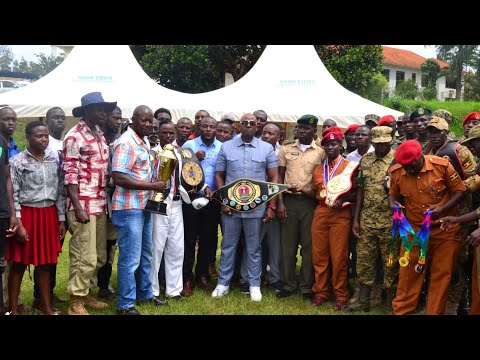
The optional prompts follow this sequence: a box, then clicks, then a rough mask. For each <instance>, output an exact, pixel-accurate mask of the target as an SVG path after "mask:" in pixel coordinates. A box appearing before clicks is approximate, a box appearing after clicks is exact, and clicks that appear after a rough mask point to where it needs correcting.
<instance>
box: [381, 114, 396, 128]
mask: <svg viewBox="0 0 480 360" xmlns="http://www.w3.org/2000/svg"><path fill="white" fill-rule="evenodd" d="M392 122H395V116H393V115H386V116H383V117H382V118H380V120H378V124H377V125H378V126H383V125H387V124H390V123H392Z"/></svg>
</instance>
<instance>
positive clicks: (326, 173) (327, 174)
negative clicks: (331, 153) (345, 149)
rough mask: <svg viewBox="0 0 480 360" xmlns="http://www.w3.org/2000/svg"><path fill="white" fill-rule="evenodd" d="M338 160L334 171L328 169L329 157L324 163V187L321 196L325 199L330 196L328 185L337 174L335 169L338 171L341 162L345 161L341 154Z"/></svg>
mask: <svg viewBox="0 0 480 360" xmlns="http://www.w3.org/2000/svg"><path fill="white" fill-rule="evenodd" d="M337 159H338V162H337V164H336V165H335V166H334V167H333V169H332V171H328V158H327V159H326V160H325V162H324V163H323V186H324V188H323V189H322V190H321V191H320V198H321V199H322V200H325V199H326V198H327V196H328V191H327V185H328V182H329V181H330V179H331V178H332V177H333V176H334V175H335V171H337V169H338V167H339V166H340V164H341V162H342V161H343V157H342V156H341V155H339V156H338V158H337Z"/></svg>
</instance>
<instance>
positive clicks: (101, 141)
mask: <svg viewBox="0 0 480 360" xmlns="http://www.w3.org/2000/svg"><path fill="white" fill-rule="evenodd" d="M81 104H82V105H81V106H78V107H76V108H74V109H73V110H72V114H73V116H75V117H79V118H81V119H80V121H79V122H78V124H77V125H76V126H74V127H73V128H72V129H71V130H70V131H69V132H68V133H67V134H66V135H65V140H64V144H63V154H64V161H63V169H64V171H65V185H66V187H67V194H68V199H67V218H68V224H69V231H70V233H71V234H72V238H71V239H70V269H69V278H68V284H67V292H68V294H69V295H70V306H69V308H68V314H69V315H88V312H87V311H86V310H85V306H87V307H91V308H93V309H104V308H106V307H107V306H108V305H107V304H106V303H103V302H100V301H98V300H96V299H95V298H93V297H92V296H91V295H90V294H89V292H90V288H92V287H95V286H96V285H97V284H94V283H93V282H94V279H96V277H95V275H96V272H97V271H98V269H99V268H101V267H102V266H103V265H105V263H106V259H107V254H106V214H105V207H106V198H105V195H106V187H107V167H108V145H107V142H106V140H105V137H104V136H103V133H102V131H101V130H100V128H99V126H101V125H103V123H104V122H105V121H107V117H108V114H109V113H111V112H112V111H113V110H114V109H115V106H116V105H117V103H116V102H105V101H104V100H103V97H102V94H101V93H99V92H92V93H88V94H86V95H84V96H83V97H82V99H81Z"/></svg>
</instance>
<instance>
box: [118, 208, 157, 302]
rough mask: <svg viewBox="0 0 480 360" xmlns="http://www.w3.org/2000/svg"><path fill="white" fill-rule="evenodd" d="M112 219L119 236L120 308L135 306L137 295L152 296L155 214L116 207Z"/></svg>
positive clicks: (143, 299) (148, 297)
mask: <svg viewBox="0 0 480 360" xmlns="http://www.w3.org/2000/svg"><path fill="white" fill-rule="evenodd" d="M112 222H113V225H115V227H116V229H117V236H118V265H117V281H118V297H117V309H119V310H123V309H129V308H131V307H134V305H135V299H136V300H138V301H145V300H149V299H151V298H152V297H153V292H152V280H151V278H150V272H151V268H152V227H153V224H152V214H151V213H149V212H147V211H143V210H136V209H131V210H114V211H112Z"/></svg>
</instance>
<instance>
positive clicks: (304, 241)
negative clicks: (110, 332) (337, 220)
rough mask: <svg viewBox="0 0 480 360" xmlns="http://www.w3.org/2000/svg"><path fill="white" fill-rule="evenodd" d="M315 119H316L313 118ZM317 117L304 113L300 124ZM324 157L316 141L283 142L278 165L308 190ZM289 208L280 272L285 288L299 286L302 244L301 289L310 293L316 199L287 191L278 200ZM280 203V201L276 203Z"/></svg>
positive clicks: (288, 179) (289, 181) (287, 180)
mask: <svg viewBox="0 0 480 360" xmlns="http://www.w3.org/2000/svg"><path fill="white" fill-rule="evenodd" d="M312 119H313V122H311V120H312ZM317 122H318V119H317V118H316V117H315V116H312V115H308V116H302V117H301V118H300V119H299V120H298V121H297V123H298V124H305V125H312V126H317ZM324 158H325V151H324V150H323V148H322V147H321V146H319V145H317V143H316V141H315V140H312V142H311V144H310V145H309V146H308V147H307V148H306V149H305V151H302V149H301V148H300V142H299V140H295V142H293V143H287V144H284V145H283V146H282V147H281V148H280V151H279V152H278V166H279V168H280V170H281V168H282V167H283V168H284V169H285V177H284V183H285V184H297V186H298V187H299V188H306V189H309V188H310V186H311V181H312V174H313V170H314V169H315V166H316V165H318V164H320V163H321V162H322V160H323V159H324ZM282 199H283V203H284V205H285V207H286V208H287V217H286V219H285V221H284V222H283V224H282V225H281V227H282V231H281V248H282V259H281V263H280V273H281V277H282V282H283V288H284V290H286V291H287V292H293V291H295V290H296V288H297V279H296V267H297V252H298V246H299V245H300V246H301V256H302V265H301V267H300V284H299V288H300V291H301V292H302V293H303V294H311V292H312V285H313V284H314V282H315V276H314V271H313V265H312V233H311V226H312V219H313V211H314V209H315V200H313V199H311V198H309V197H308V196H306V195H303V194H301V193H289V192H285V193H283V194H282V195H280V197H279V199H278V201H279V202H280V201H282ZM277 206H278V204H277Z"/></svg>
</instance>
